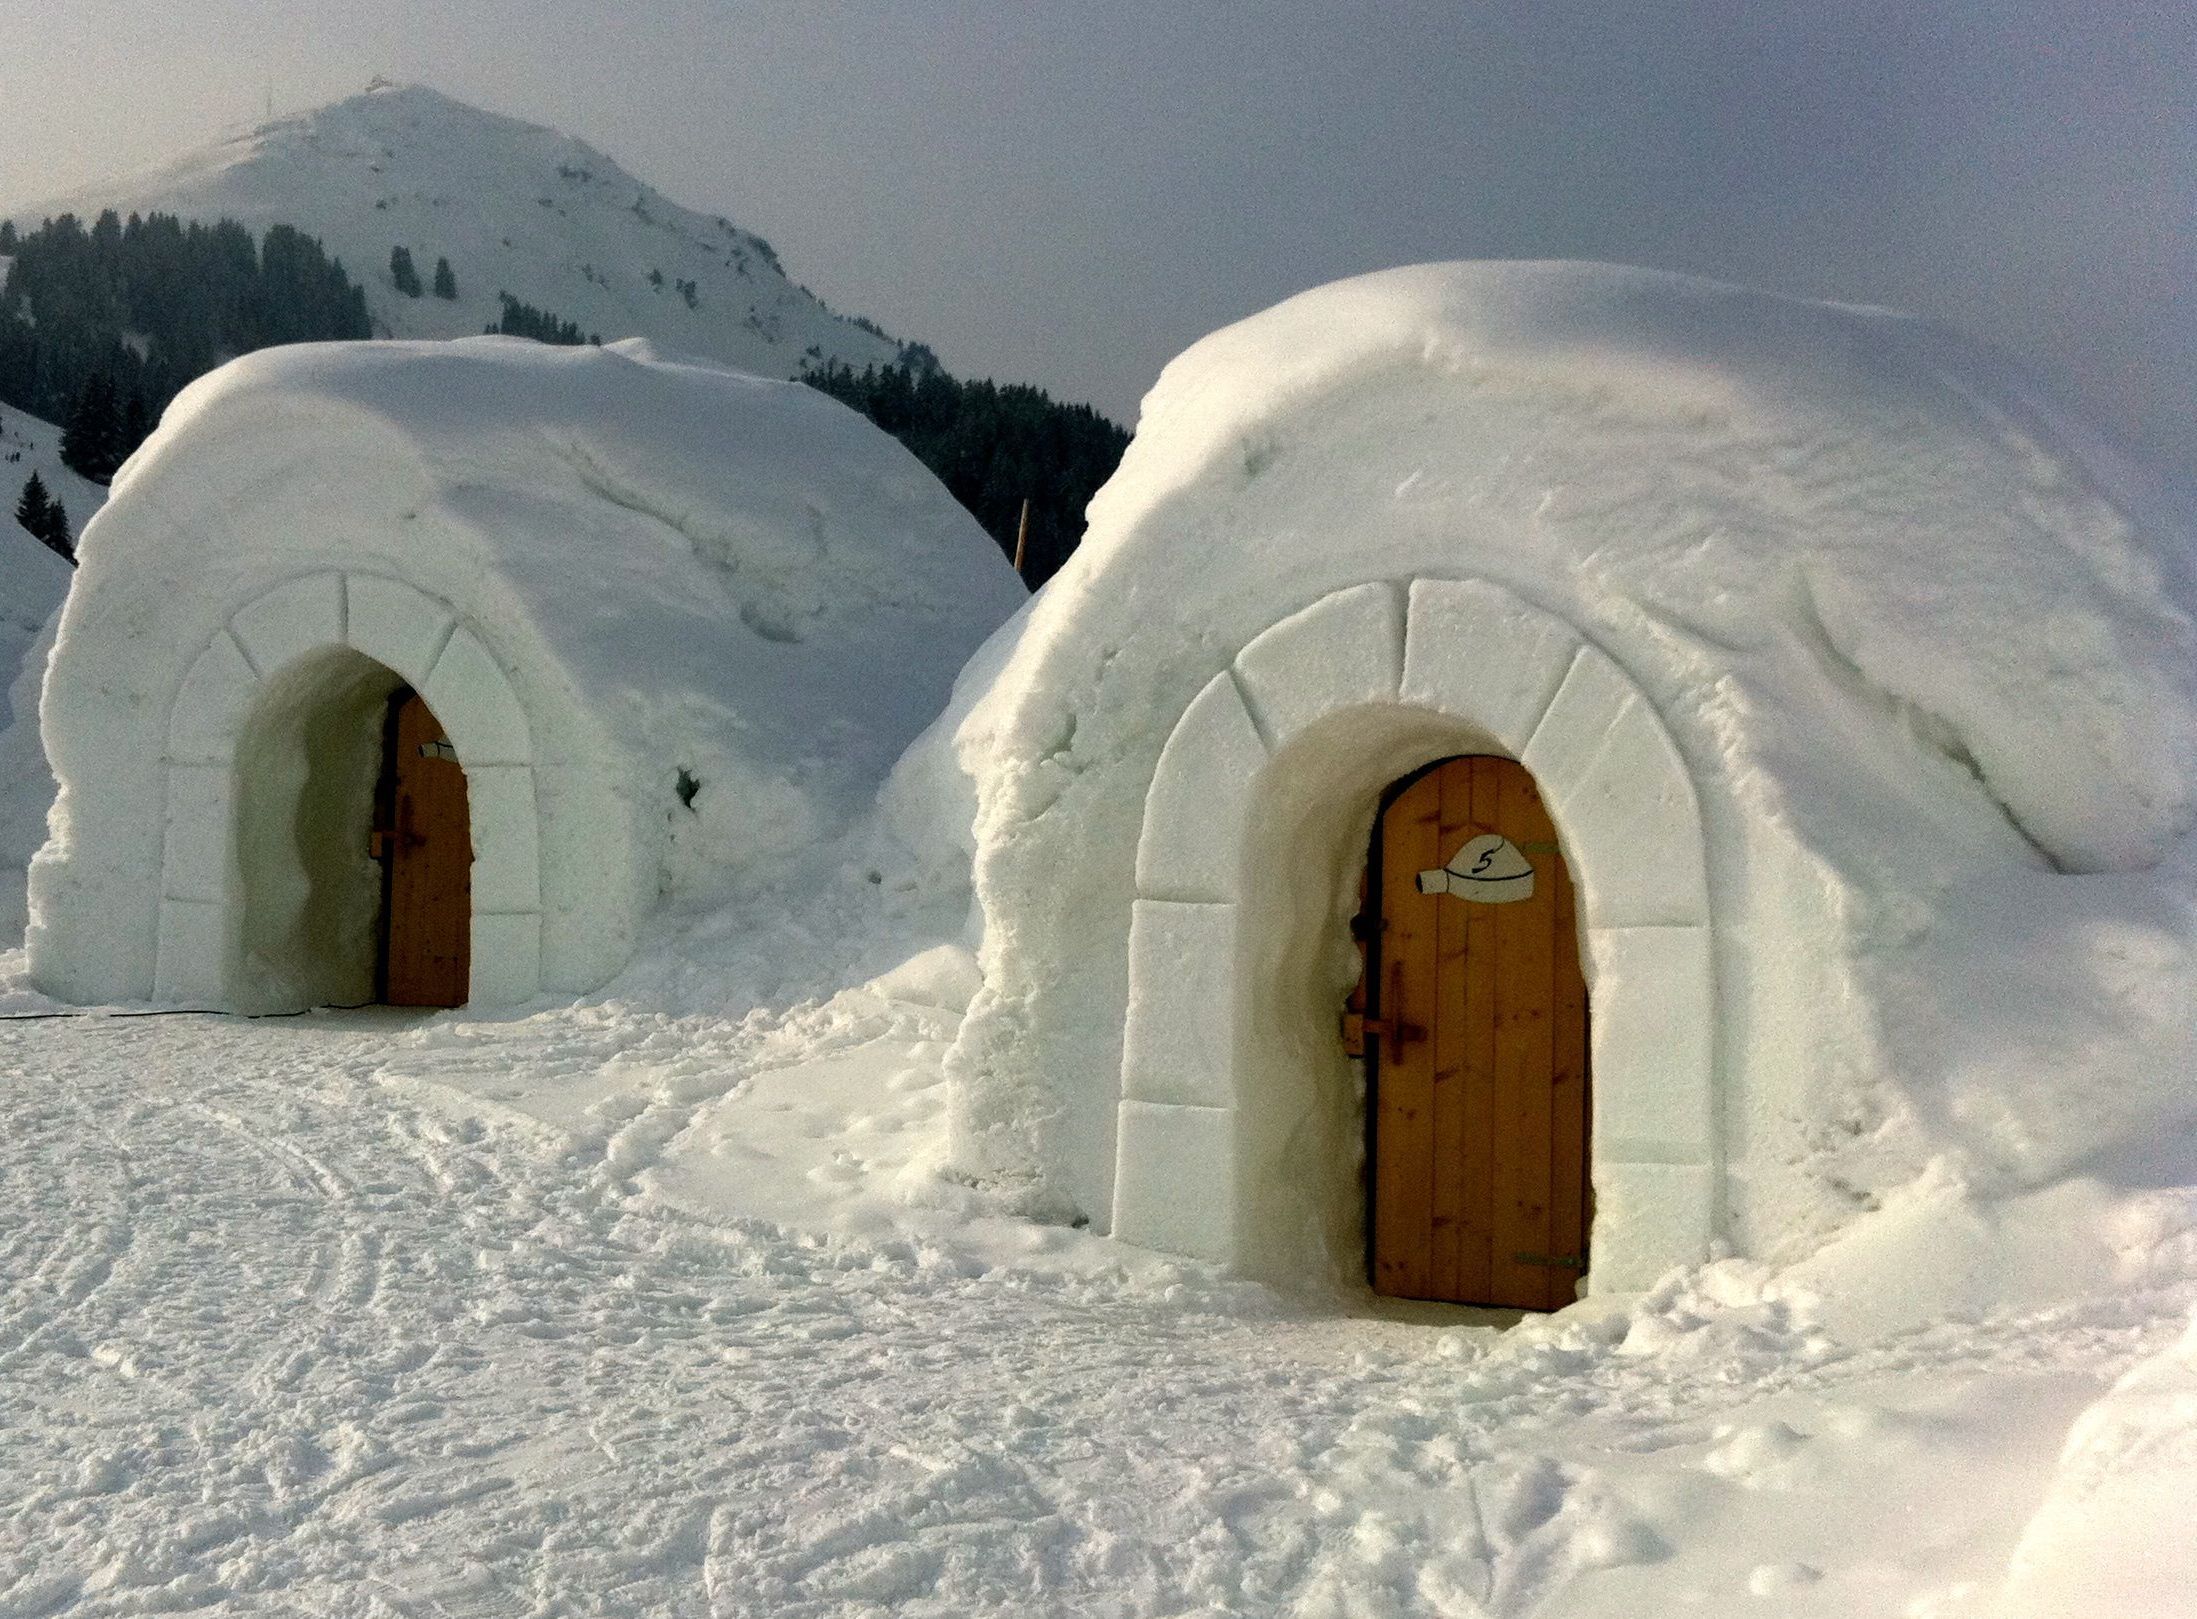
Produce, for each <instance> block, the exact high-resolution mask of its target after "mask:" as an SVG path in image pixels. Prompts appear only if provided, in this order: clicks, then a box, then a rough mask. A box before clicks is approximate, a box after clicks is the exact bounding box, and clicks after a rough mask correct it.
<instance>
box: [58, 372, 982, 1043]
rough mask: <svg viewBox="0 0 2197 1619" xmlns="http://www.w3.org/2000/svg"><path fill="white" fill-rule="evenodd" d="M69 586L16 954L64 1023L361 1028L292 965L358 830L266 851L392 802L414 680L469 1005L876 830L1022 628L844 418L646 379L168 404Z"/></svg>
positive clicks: (470, 381) (359, 896)
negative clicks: (985, 665) (444, 827)
mask: <svg viewBox="0 0 2197 1619" xmlns="http://www.w3.org/2000/svg"><path fill="white" fill-rule="evenodd" d="M81 556H82V567H81V572H80V575H79V578H78V582H77V585H76V588H75V590H74V592H73V594H72V595H71V597H70V600H69V604H68V607H67V609H66V611H65V613H64V615H63V618H62V622H61V629H60V637H59V642H58V645H57V646H56V648H55V651H54V655H53V661H52V665H51V671H50V673H49V675H48V678H47V681H46V685H45V689H44V699H43V708H42V714H41V719H42V726H43V731H44V737H45V742H46V748H47V752H48V754H49V757H50V758H51V760H52V763H53V768H54V772H55V775H56V777H57V778H58V779H59V781H60V784H61V792H60V798H59V801H58V805H57V808H56V812H55V815H54V822H53V835H52V839H51V841H50V842H49V843H48V845H47V846H46V848H45V849H44V850H43V851H42V853H41V854H40V856H39V857H38V859H37V861H36V862H35V864H34V867H33V872H32V880H31V909H32V919H31V927H30V933H29V944H30V952H31V964H32V971H33V974H34V976H35V978H36V979H37V980H38V981H39V982H40V984H41V985H43V986H45V987H48V988H49V989H50V990H52V991H53V992H55V993H58V994H62V995H65V996H68V997H71V998H76V999H107V998H128V997H142V996H146V995H150V994H153V993H155V992H156V990H157V991H158V992H159V993H161V994H163V995H179V996H180V995H226V996H229V997H232V998H234V999H239V1000H245V1001H256V1002H269V1003H280V1002H290V1001H296V1000H298V999H301V998H302V999H310V998H314V997H320V998H335V997H337V996H339V995H340V993H341V991H342V989H343V984H342V983H341V982H338V980H344V981H346V982H347V981H348V980H349V979H355V978H356V976H357V971H358V968H357V963H356V961H355V959H350V960H349V964H348V965H345V964H343V963H341V962H334V963H332V961H331V959H330V951H331V950H332V949H333V947H332V946H331V945H330V944H329V942H328V940H326V939H325V938H320V937H317V936H315V937H307V935H310V934H313V933H314V930H315V929H322V930H325V929H327V928H333V927H336V926H338V925H339V922H340V923H341V925H342V926H345V927H348V925H349V923H348V922H347V921H342V919H343V918H346V917H352V913H354V912H356V911H357V910H358V909H359V908H360V907H361V906H364V907H366V908H368V909H370V908H371V904H372V900H371V896H370V895H367V894H365V893H364V891H363V889H362V888H361V885H362V884H365V883H366V882H368V881H369V880H370V877H369V873H370V871H371V867H370V865H369V863H367V862H366V861H365V860H364V843H363V841H362V840H363V836H364V831H365V820H364V816H365V815H366V814H367V809H366V807H365V804H364V801H363V799H362V798H361V797H360V795H359V794H350V795H348V796H344V795H340V794H339V795H337V797H335V798H331V799H329V803H330V804H331V805H333V808H331V809H330V810H329V811H328V814H329V816H331V817H333V819H332V820H331V821H330V822H329V824H327V825H325V826H323V825H321V824H319V823H318V822H314V821H313V820H312V818H311V817H310V816H308V815H306V814H305V813H304V811H302V810H301V811H299V813H298V815H297V816H296V817H293V819H294V820H295V821H296V825H295V827H294V828H287V829H286V827H285V826H282V825H274V824H273V823H268V824H269V825H273V830H272V831H266V832H264V835H262V833H260V832H255V831H254V830H253V828H254V827H255V826H256V825H259V824H260V821H259V820H255V817H261V819H262V820H263V819H264V814H263V812H264V811H265V807H266V806H267V805H268V804H270V803H274V802H276V801H277V800H280V801H281V802H282V803H284V804H287V803H289V802H290V799H291V798H296V799H297V801H298V802H299V803H301V804H302V803H305V802H307V801H308V800H309V799H311V797H312V795H313V794H314V793H316V792H320V791H321V790H322V789H321V787H319V786H316V785H315V784H316V783H325V782H328V781H332V780H336V779H337V778H340V777H343V776H344V775H345V773H346V772H350V773H352V774H356V773H358V772H359V771H360V770H362V769H363V770H365V771H366V772H367V775H368V779H370V776H371V769H372V764H371V759H370V758H368V757H367V756H368V755H369V754H372V753H374V752H375V751H376V750H378V746H379V744H378V742H375V741H373V740H372V736H373V735H374V734H378V733H373V732H372V731H371V720H370V717H369V711H370V710H372V709H373V708H374V705H375V703H376V702H377V701H378V700H379V695H385V694H386V692H387V691H388V690H389V689H390V688H391V687H392V686H393V685H394V684H395V683H396V681H397V680H398V679H399V678H400V677H401V678H402V679H403V680H404V681H406V682H408V683H410V684H412V685H413V686H414V687H416V688H417V689H418V690H419V691H420V692H421V693H422V695H423V696H425V697H426V699H427V700H428V702H429V703H430V704H431V705H432V707H433V708H434V711H435V712H436V713H437V714H438V715H439V716H440V717H441V719H442V721H443V723H444V724H445V725H446V726H448V727H449V730H450V735H451V738H452V741H453V742H454V743H455V745H456V747H457V750H458V753H459V755H460V758H461V762H462V763H463V764H464V765H465V767H466V771H467V776H468V780H469V785H470V788H471V794H472V801H473V806H474V808H473V817H474V819H473V840H474V846H475V849H474V854H475V860H474V868H473V906H474V919H473V937H474V941H475V950H474V964H475V966H474V995H475V998H476V999H483V1000H489V1001H497V1000H502V1001H509V1000H516V999H524V998H526V997H527V996H528V995H531V994H532V993H533V992H534V990H535V989H536V988H538V987H547V988H556V989H567V990H574V989H584V988H587V987H590V986H591V985H593V984H594V983H597V982H600V981H601V980H602V979H603V978H604V977H606V976H607V975H608V974H609V973H611V972H612V971H615V970H616V969H617V968H618V967H619V966H620V965H621V964H622V963H623V961H624V959H625V957H626V954H627V953H628V951H629V950H630V948H631V945H632V940H633V935H634V929H635V926H636V924H637V922H638V921H639V919H640V918H641V917H642V916H643V915H644V914H645V913H646V912H647V911H648V910H649V909H650V908H651V907H652V906H654V905H655V904H656V903H658V901H659V900H660V899H661V898H662V897H663V896H665V895H674V896H677V895H689V896H693V895H706V894H708V893H710V892H711V891H713V890H715V889H717V888H721V887H722V886H723V885H724V883H725V882H726V881H727V880H728V879H730V878H731V877H733V876H735V875H737V874H738V873H739V872H740V871H741V870H742V869H743V868H745V867H748V866H750V865H752V864H753V863H754V862H755V861H756V860H758V859H759V858H762V857H765V856H771V855H783V854H785V853H787V852H788V851H790V850H793V849H796V848H799V847H801V846H803V845H804V844H806V843H808V842H810V841H813V840H815V839H818V838H821V837H824V836H827V835H829V834H830V833H831V832H833V831H834V830H836V829H837V828H838V827H840V826H842V825H843V824H844V823H845V822H846V821H847V820H848V818H849V817H851V816H853V815H854V814H856V813H858V812H860V811H862V810H865V809H866V808H867V807H868V805H869V804H870V802H871V800H872V798H873V796H874V793H875V790H876V786H877V783H878V781H879V780H880V779H881V778H882V777H883V775H884V773H885V771H886V770H887V768H888V767H889V766H890V765H891V763H892V761H893V759H894V758H895V756H896V755H897V754H898V753H899V752H900V751H901V750H902V749H903V748H904V747H905V746H906V744H907V742H908V740H909V738H911V737H912V736H914V735H915V734H916V733H917V732H918V731H919V730H920V729H921V728H922V727H923V726H924V724H925V723H926V722H927V721H929V720H930V719H931V718H932V716H933V715H935V713H936V712H937V710H938V708H939V707H940V705H941V704H942V703H943V702H944V700H945V697H946V693H947V690H948V688H949V684H950V682H951V679H952V676H953V672H954V670H955V669H957V668H958V667H959V666H960V665H961V663H962V662H963V661H964V660H965V659H966V658H967V657H968V655H969V653H970V652H971V650H972V649H973V648H974V647H975V646H976V645H977V644H978V642H979V641H980V639H981V638H982V637H983V635H984V634H985V633H986V632H987V631H989V630H990V629H991V628H992V627H993V626H994V625H996V624H997V623H998V622H999V621H1000V620H1001V619H1002V618H1004V617H1005V616H1006V615H1007V614H1008V613H1009V612H1010V611H1012V609H1013V608H1014V606H1015V605H1016V603H1017V602H1019V601H1020V599H1021V594H1020V587H1019V585H1018V583H1017V581H1016V580H1015V578H1014V575H1013V571H1012V570H1011V569H1010V568H1009V567H1008V566H1007V564H1006V562H1005V561H1004V560H1003V559H1002V558H1001V557H1000V555H999V552H998V549H997V547H995V546H994V545H993V544H992V543H991V541H990V540H989V539H988V538H987V537H986V536H985V535H984V534H983V532H982V531H981V530H980V529H979V528H978V527H977V525H976V523H975V522H974V520H973V519H971V518H970V517H969V516H968V515H967V514H966V513H965V512H963V511H962V510H961V509H960V507H958V506H957V505H956V504H955V503H954V502H953V500H952V499H951V498H950V497H949V496H948V495H947V493H946V492H945V490H944V489H943V488H942V487H941V486H940V485H939V484H938V483H937V482H936V480H935V479H933V478H932V477H931V475H930V474H929V473H928V472H927V471H926V470H925V469H924V468H923V467H922V466H921V464H920V463H918V462H917V461H916V460H915V458H914V457H913V456H911V455H909V454H908V453H907V452H906V451H905V450H903V449H902V448H901V447H900V446H899V445H898V444H896V443H895V442H893V441H892V440H891V439H890V438H888V437H887V436H886V435H885V434H883V433H881V432H879V431H878V430H876V429H875V428H873V427H871V426H870V425H869V424H868V423H867V422H865V421H863V420H862V419H861V418H860V417H858V416H856V415H855V414H854V413H853V412H851V411H849V410H847V409H845V408H844V407H842V406H840V405H839V404H837V403H835V402H834V401H832V400H829V399H827V398H825V397H823V396H822V395H820V394H817V393H815V392H814V391H813V390H810V389H808V388H806V387H803V386H800V385H797V384H791V383H781V382H771V381H766V380H763V379H761V378H758V377H753V376H746V375H741V374H738V373H735V372H730V371H726V370H723V369H720V368H718V367H715V366H713V365H709V364H705V363H700V362H692V361H686V360H681V359H677V358H674V357H670V356H665V355H661V354H658V353H657V352H656V351H654V350H653V349H651V348H650V347H648V346H647V345H646V344H642V343H639V342H633V343H621V344H616V345H613V346H611V347H609V348H606V349H600V350H597V349H577V350H558V349H549V348H544V347H541V346H539V345H536V344H532V343H527V342H522V341H517V340H510V339H500V338H476V339H469V340H464V341H460V342H456V343H450V344H406V343H382V344H365V345H342V344H334V345H307V346H299V347H292V348H285V349H275V350H269V351H266V352H264V353H261V354H256V355H253V356H251V357H249V358H247V359H244V360H240V361H238V362H236V363H234V364H232V365H230V366H227V367H225V368H224V369H222V370H221V371H219V372H216V373H215V374H213V375H212V376H210V377H207V378H204V379H202V380H201V381H199V382H198V383H196V384H194V385H193V386H192V387H191V388H190V389H188V390H186V392H185V393H184V394H182V395H181V396H180V397H179V398H178V399H177V401H176V402H175V404H174V406H173V407H172V408H171V410H170V411H169V412H168V415H167V417H166V419H165V421H164V422H163V424H162V426H161V428H160V431H159V432H158V433H157V434H156V435H155V437H154V438H153V439H152V440H151V441H150V442H149V443H148V444H147V445H146V447H145V448H144V449H143V450H142V451H141V452H140V453H139V454H138V455H137V456H136V457H135V458H133V460H132V461H131V463H130V464H129V466H128V467H126V468H125V469H124V471H123V473H122V475H121V476H120V477H119V478H118V479H117V480H116V483H115V486H114V494H113V498H112V500H111V502H110V503H109V505H108V506H107V508H106V509H105V510H104V511H103V512H102V513H101V514H100V516H99V518H98V519H97V520H96V521H95V522H94V523H93V524H92V525H91V526H90V528H89V529H88V530H87V532H86V534H85V536H84V539H83V544H82V548H81ZM255 738H257V739H260V740H254V739H255ZM346 738H348V739H350V740H349V741H346V740H344V739H346ZM354 744H355V745H354ZM346 749H348V750H349V751H348V752H346V751H345V750H346ZM353 755H356V757H353ZM361 761H364V763H363V764H362V762H361ZM301 783H302V785H301ZM285 794H288V795H290V796H289V797H288V798H285V797H284V796H283V795H285ZM300 794H303V795H305V796H304V797H302V798H300V797H298V795H300ZM287 813H288V812H287V811H284V812H282V813H281V814H277V815H275V817H274V820H275V822H281V821H282V819H283V814H287ZM353 821H356V822H357V823H358V824H357V825H355V826H354V825H352V824H351V823H352V822H353ZM293 834H294V837H293ZM286 839H292V840H293V841H295V842H296V844H297V847H296V848H294V849H293V848H290V847H289V846H288V844H287V843H286V842H285V840H286ZM269 862H272V863H271V864H268V863H269ZM316 862H317V863H318V864H317V865H316ZM353 890H359V891H358V892H353ZM247 899H249V900H250V903H247ZM315 918H318V920H315ZM331 919H334V920H331ZM352 919H354V920H355V917H354V918H352ZM301 930H302V931H301ZM356 948H357V947H356V946H355V944H354V945H352V946H346V947H345V949H344V950H337V951H335V952H334V953H335V955H337V956H343V955H344V954H345V951H349V952H350V955H351V956H352V957H355V955H356ZM347 959H348V958H347ZM484 963H485V964H486V965H484ZM484 973H485V974H486V977H485V978H484ZM346 975H348V977H347V976H346ZM353 988H354V989H355V988H356V986H355V985H353ZM349 998H353V999H356V998H359V997H358V996H357V995H356V994H355V993H354V994H352V995H351V996H350V997H349Z"/></svg>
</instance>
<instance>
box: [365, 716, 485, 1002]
mask: <svg viewBox="0 0 2197 1619" xmlns="http://www.w3.org/2000/svg"><path fill="white" fill-rule="evenodd" d="M386 736H387V742H386V745H385V747H384V748H383V750H382V783H381V793H380V795H379V797H378V799H377V801H376V802H377V814H376V819H377V825H376V828H375V832H374V854H375V855H376V856H377V857H378V858H379V859H380V860H381V862H382V870H383V879H382V896H383V903H382V939H381V974H380V976H381V998H382V999H383V1000H385V1001H387V1002H388V1003H389V1004H390V1005H391V1006H462V1005H463V1004H465V997H466V989H467V982H468V979H469V978H470V975H471V970H472V938H473V825H472V817H471V814H470V812H469V810H468V808H467V804H466V792H465V768H464V766H462V765H460V764H459V763H458V751H457V749H455V748H453V747H452V746H451V745H450V738H449V737H448V735H446V734H445V733H444V731H443V728H442V722H441V721H440V720H438V719H436V718H435V716H434V714H433V712H432V711H430V710H429V708H428V706H427V704H426V702H425V701H424V700H422V699H421V697H420V695H419V693H417V692H415V691H413V690H412V689H411V688H410V687H408V686H405V687H399V688H398V689H397V692H396V694H395V695H394V696H392V697H391V698H390V699H389V721H388V730H387V733H386Z"/></svg>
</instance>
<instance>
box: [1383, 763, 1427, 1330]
mask: <svg viewBox="0 0 2197 1619" xmlns="http://www.w3.org/2000/svg"><path fill="white" fill-rule="evenodd" d="M1441 811H1442V802H1441V783H1440V780H1439V779H1438V776H1437V774H1433V773H1430V774H1428V775H1426V776H1422V777H1421V778H1420V779H1419V780H1418V781H1416V782H1414V783H1412V784H1411V786H1409V787H1407V788H1406V789H1405V790H1404V791H1403V792H1402V793H1401V794H1399V795H1398V796H1397V798H1396V799H1395V800H1394V801H1393V802H1392V803H1391V804H1390V805H1389V808H1388V813H1387V814H1386V815H1385V816H1384V817H1383V818H1382V822H1381V837H1382V845H1381V919H1382V924H1383V926H1382V931H1381V942H1380V971H1379V975H1378V977H1377V978H1376V980H1375V983H1374V986H1373V989H1374V994H1375V995H1376V997H1377V998H1378V1000H1377V1006H1376V1010H1377V1011H1378V1013H1379V1015H1380V1017H1381V1019H1382V1020H1383V1021H1385V1022H1386V1023H1387V1024H1388V1025H1389V1032H1388V1033H1387V1034H1386V1035H1384V1036H1383V1037H1382V1039H1381V1046H1380V1064H1379V1069H1378V1081H1377V1087H1376V1101H1375V1119H1374V1130H1373V1143H1374V1159H1375V1161H1374V1166H1373V1180H1374V1188H1375V1191H1374V1198H1373V1287H1374V1291H1376V1292H1378V1293H1385V1294H1388V1295H1390V1296H1391V1297H1395V1298H1414V1299H1416V1298H1426V1297H1428V1296H1429V1294H1428V1287H1427V1282H1428V1271H1429V1265H1430V1260H1431V1257H1432V1255H1431V1252H1430V1248H1431V1243H1430V1238H1431V1236H1432V1231H1433V1218H1434V1211H1433V1195H1434V1105H1433V1104H1434V1094H1433V1093H1434V1062H1435V1050H1434V1047H1435V1042H1434V1040H1433V1039H1432V1038H1431V1035H1432V1032H1433V1021H1434V1017H1435V1002H1434V993H1435V980H1436V964H1435V959H1434V958H1435V945H1436V937H1435V933H1436V927H1437V918H1438V916H1439V911H1438V910H1437V903H1438V900H1439V896H1437V895H1427V894H1421V893H1420V892H1419V873H1420V872H1422V871H1426V870H1429V869H1430V868H1432V867H1435V866H1439V865H1440V864H1441V863H1442V860H1443V858H1444V857H1443V855H1442V854H1441V853H1439V852H1437V849H1438V841H1439V838H1440V834H1441ZM1415 1027H1416V1028H1417V1029H1418V1030H1419V1031H1420V1036H1419V1038H1416V1039H1414V1038H1412V1034H1413V1030H1414V1028H1415Z"/></svg>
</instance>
